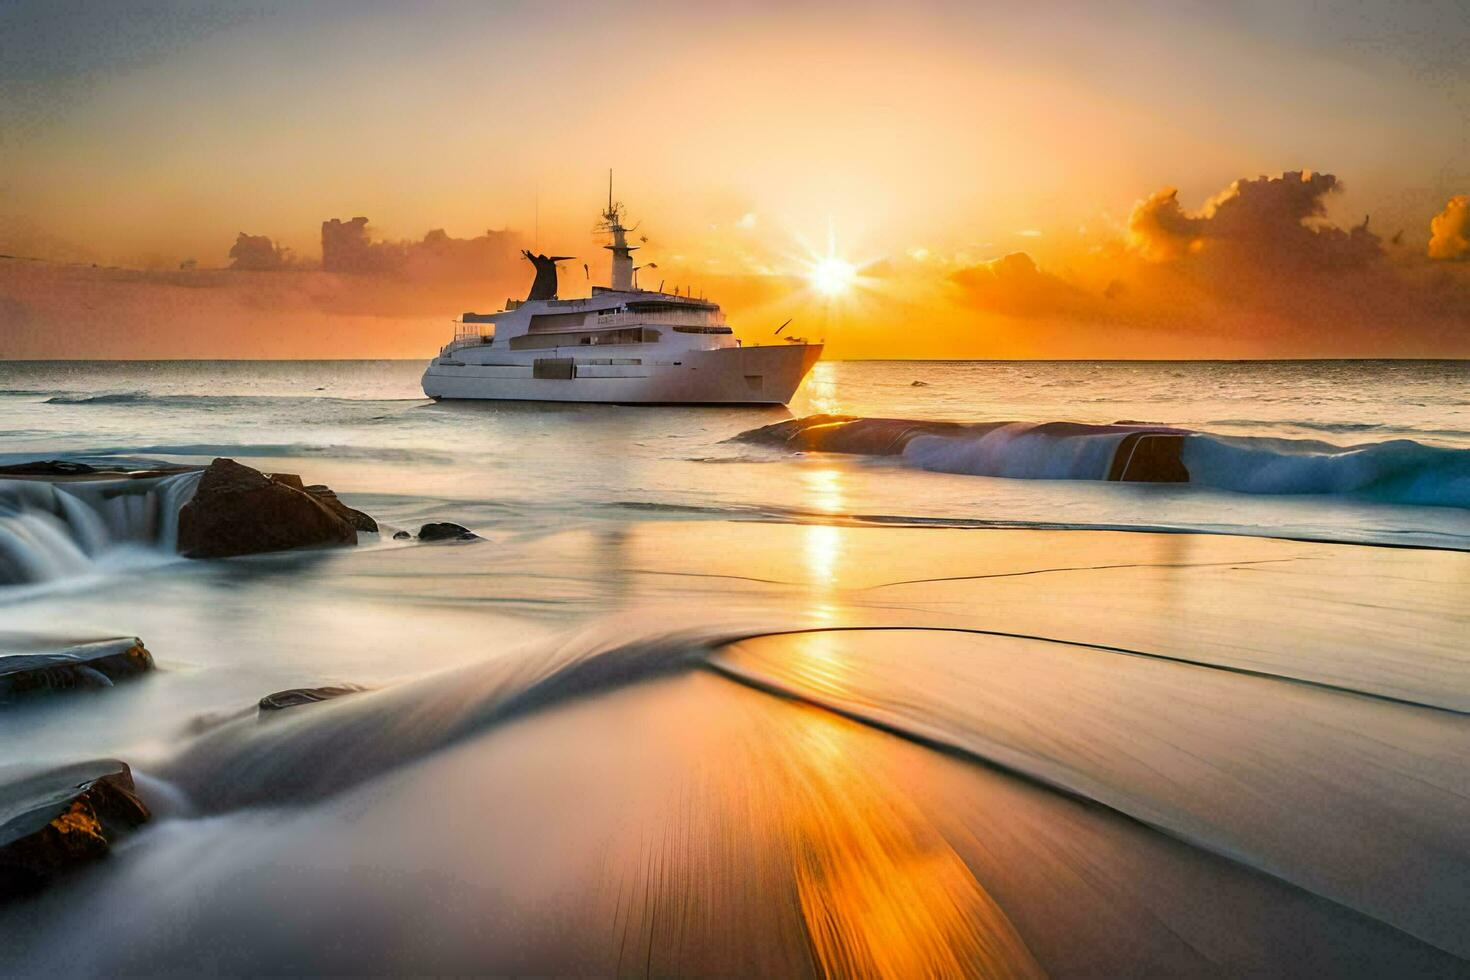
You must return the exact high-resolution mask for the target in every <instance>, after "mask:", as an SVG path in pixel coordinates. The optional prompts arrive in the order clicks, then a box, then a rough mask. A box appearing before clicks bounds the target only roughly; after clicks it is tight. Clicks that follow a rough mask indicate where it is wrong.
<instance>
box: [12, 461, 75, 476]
mask: <svg viewBox="0 0 1470 980" xmlns="http://www.w3.org/2000/svg"><path fill="white" fill-rule="evenodd" d="M96 472H97V467H95V466H90V465H88V464H86V463H73V462H71V461H69V460H65V459H38V460H33V461H32V462H28V463H12V464H11V465H9V466H0V476H85V475H87V474H89V473H96Z"/></svg>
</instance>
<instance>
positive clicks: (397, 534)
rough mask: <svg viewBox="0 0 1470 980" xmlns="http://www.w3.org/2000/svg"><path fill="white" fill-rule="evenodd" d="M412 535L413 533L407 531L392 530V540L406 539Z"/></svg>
mask: <svg viewBox="0 0 1470 980" xmlns="http://www.w3.org/2000/svg"><path fill="white" fill-rule="evenodd" d="M412 537H413V535H412V534H409V533H408V532H407V531H394V532H393V540H394V541H408V540H410V539H411V538H412Z"/></svg>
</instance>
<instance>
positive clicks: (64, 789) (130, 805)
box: [0, 759, 149, 902]
mask: <svg viewBox="0 0 1470 980" xmlns="http://www.w3.org/2000/svg"><path fill="white" fill-rule="evenodd" d="M148 817H149V814H148V807H147V806H145V805H144V803H143V801H142V800H140V799H138V796H137V793H136V790H135V788H134V786H133V773H132V770H130V769H129V768H128V765H127V763H125V762H119V761H117V760H116V759H98V760H95V761H92V762H79V763H76V764H74V765H70V766H62V767H59V768H42V767H37V766H10V767H6V768H3V769H0V902H4V901H7V900H10V899H14V898H18V897H20V896H23V895H27V894H30V893H31V892H33V891H35V890H36V889H38V888H40V887H41V886H42V885H44V884H46V882H47V881H49V880H51V879H52V878H55V877H56V876H57V875H59V874H62V873H63V872H65V871H68V870H70V869H71V868H74V867H76V866H78V865H80V864H84V863H86V862H88V861H95V860H96V859H98V858H100V857H103V856H104V855H106V854H107V852H108V851H109V850H110V849H111V847H112V844H113V842H114V841H115V840H117V838H118V837H120V836H122V835H123V834H126V833H127V832H128V831H130V830H132V829H134V828H135V827H137V826H139V825H140V824H142V823H143V822H144V821H146V820H147V819H148Z"/></svg>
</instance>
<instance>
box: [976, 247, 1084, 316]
mask: <svg viewBox="0 0 1470 980" xmlns="http://www.w3.org/2000/svg"><path fill="white" fill-rule="evenodd" d="M949 281H950V282H951V283H953V284H954V285H955V286H957V287H959V289H960V293H961V297H962V300H963V302H964V303H965V304H966V305H967V306H971V307H974V308H976V309H981V310H988V311H991V312H994V313H1003V314H1006V315H1008V316H1022V317H1024V316H1039V315H1044V314H1048V313H1057V312H1062V311H1073V310H1075V309H1076V308H1077V307H1078V306H1079V305H1081V304H1082V303H1083V302H1084V301H1085V300H1086V299H1087V296H1086V294H1085V293H1084V292H1083V290H1081V289H1079V288H1078V287H1076V286H1074V285H1072V284H1071V283H1069V282H1067V281H1066V280H1064V279H1061V278H1060V277H1058V276H1054V275H1052V274H1051V273H1049V272H1043V271H1042V270H1041V268H1040V267H1038V266H1037V264H1036V261H1035V260H1034V259H1032V258H1031V256H1029V255H1027V254H1026V253H1025V252H1012V253H1010V254H1009V255H1006V256H1002V257H1001V258H998V259H992V260H991V261H989V262H981V263H979V264H978V265H972V266H967V267H965V268H963V269H960V270H958V271H956V272H954V273H951V274H950V277H949Z"/></svg>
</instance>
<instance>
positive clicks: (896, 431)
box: [735, 415, 1005, 456]
mask: <svg viewBox="0 0 1470 980" xmlns="http://www.w3.org/2000/svg"><path fill="white" fill-rule="evenodd" d="M1004 424H1005V423H1003V422H989V423H977V424H974V425H966V424H964V423H961V422H931V421H924V420H921V419H877V418H854V417H853V416H850V415H808V416H806V417H805V418H799V419H787V420H786V421H785V422H777V423H775V424H774V425H764V426H761V427H760V428H758V429H751V430H750V431H748V432H742V433H740V435H738V436H736V437H735V439H736V440H737V441H740V442H762V443H768V444H773V445H780V446H787V447H789V448H791V449H795V450H800V451H805V452H813V451H815V452H827V453H854V454H859V455H863V456H894V455H898V454H900V453H902V452H903V450H904V447H905V446H907V445H908V444H909V441H910V440H912V439H913V438H914V437H916V436H923V435H933V436H959V435H966V434H976V435H978V434H980V433H983V432H985V431H988V430H989V429H993V428H996V427H997V426H1000V425H1004Z"/></svg>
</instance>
